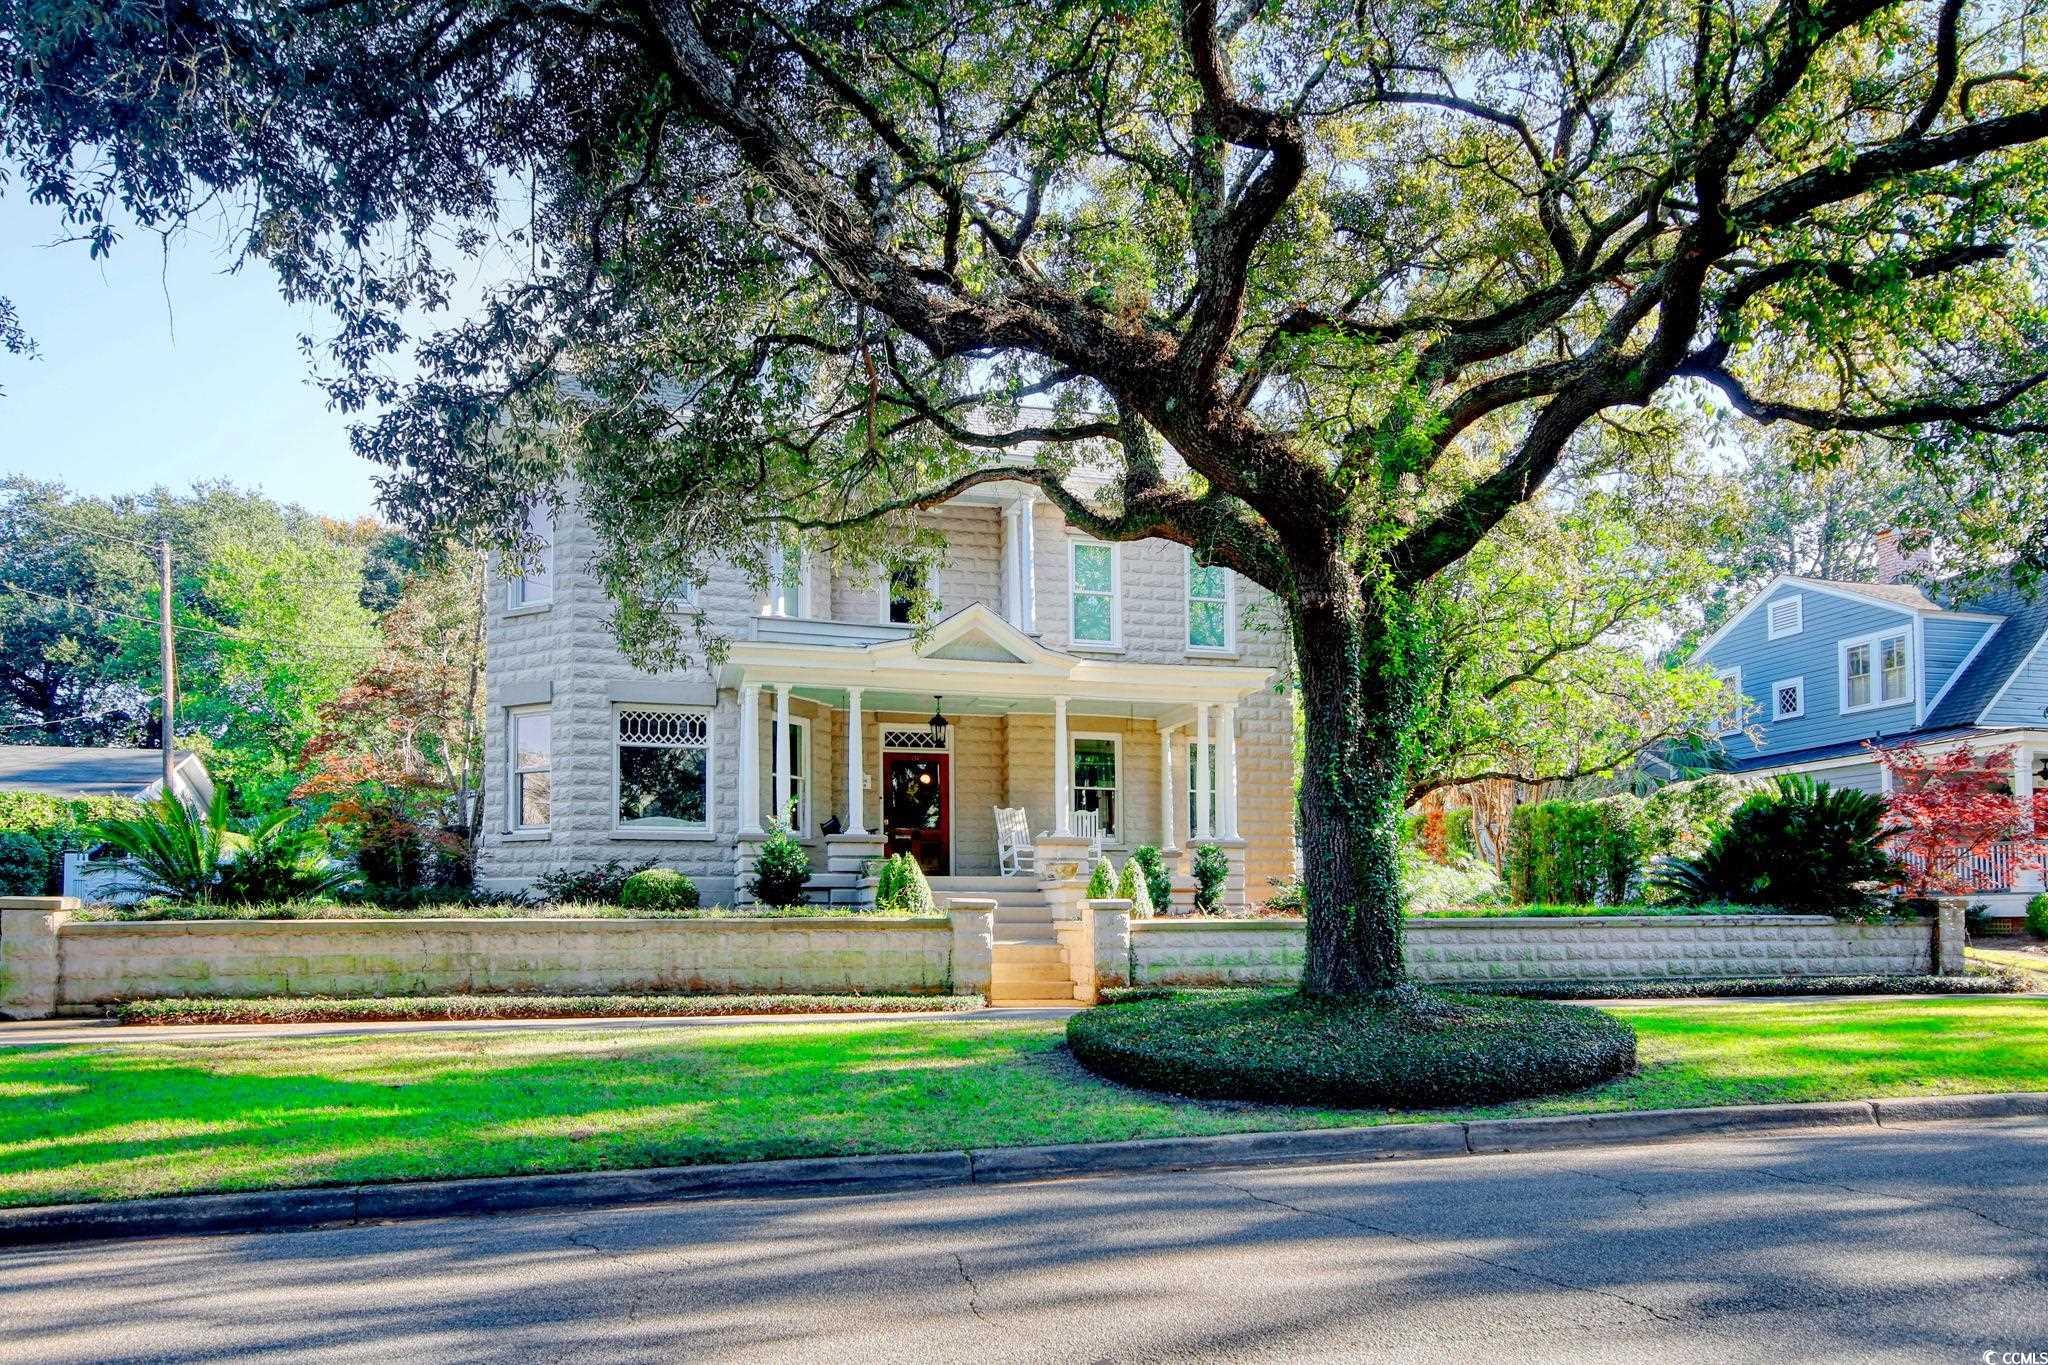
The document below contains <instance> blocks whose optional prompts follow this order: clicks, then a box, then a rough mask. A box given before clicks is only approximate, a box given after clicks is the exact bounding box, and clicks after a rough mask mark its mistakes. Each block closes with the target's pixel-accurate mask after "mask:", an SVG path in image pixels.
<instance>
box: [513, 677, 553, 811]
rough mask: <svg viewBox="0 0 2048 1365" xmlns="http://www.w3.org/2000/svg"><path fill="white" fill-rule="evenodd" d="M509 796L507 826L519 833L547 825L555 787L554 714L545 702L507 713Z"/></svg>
mask: <svg viewBox="0 0 2048 1365" xmlns="http://www.w3.org/2000/svg"><path fill="white" fill-rule="evenodd" d="M505 730H506V750H507V752H508V754H509V756H510V761H509V762H508V764H507V765H506V766H507V770H508V780H507V781H506V783H505V790H506V793H507V795H508V796H509V798H510V802H509V805H510V809H508V810H507V812H506V826H507V828H509V829H511V830H512V831H513V832H515V833H517V832H519V831H522V830H543V829H546V828H547V827H548V815H549V807H550V805H551V797H552V795H553V787H554V763H555V737H554V718H553V717H552V716H551V715H550V714H549V712H548V708H547V707H545V706H527V707H520V708H518V709H516V710H513V711H510V712H508V713H507V714H506V725H505Z"/></svg>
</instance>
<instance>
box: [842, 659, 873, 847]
mask: <svg viewBox="0 0 2048 1365" xmlns="http://www.w3.org/2000/svg"><path fill="white" fill-rule="evenodd" d="M860 741H861V719H860V689H859V688H858V687H849V688H847V689H846V832H847V833H848V834H866V833H867V832H868V830H867V826H866V825H865V824H863V823H862V821H863V820H864V819H865V814H866V813H865V810H864V808H865V807H866V805H867V793H866V792H865V791H864V790H862V788H861V778H862V776H863V775H864V774H865V773H866V772H867V768H866V767H865V765H863V764H862V762H861V758H860Z"/></svg>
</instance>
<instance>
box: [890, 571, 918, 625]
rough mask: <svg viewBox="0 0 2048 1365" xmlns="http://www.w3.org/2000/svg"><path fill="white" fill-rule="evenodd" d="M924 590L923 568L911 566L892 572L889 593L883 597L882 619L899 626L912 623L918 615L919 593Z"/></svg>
mask: <svg viewBox="0 0 2048 1365" xmlns="http://www.w3.org/2000/svg"><path fill="white" fill-rule="evenodd" d="M923 591H924V573H923V571H922V570H919V569H917V568H915V567H911V568H902V569H897V570H896V571H895V572H893V573H891V574H890V575H889V586H888V592H887V595H886V596H885V597H883V599H882V619H883V620H884V621H889V622H894V623H895V624H896V625H899V626H907V625H910V624H911V623H912V621H913V620H914V619H915V617H916V612H917V595H918V594H919V593H921V592H923Z"/></svg>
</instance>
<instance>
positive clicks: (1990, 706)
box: [1970, 634, 2048, 725]
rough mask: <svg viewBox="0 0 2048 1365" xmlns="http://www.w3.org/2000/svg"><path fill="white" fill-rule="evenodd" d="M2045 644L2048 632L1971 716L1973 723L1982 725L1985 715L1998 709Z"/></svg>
mask: <svg viewBox="0 0 2048 1365" xmlns="http://www.w3.org/2000/svg"><path fill="white" fill-rule="evenodd" d="M2044 644H2048V634H2044V635H2042V636H2041V638H2040V639H2038V640H2036V641H2034V647H2033V648H2032V649H2030V650H2028V651H2027V657H2026V658H2024V659H2021V660H2020V662H2019V667H2017V668H2015V669H2013V671H2012V672H2011V673H2009V674H2007V675H2006V679H2005V681H2004V682H2002V683H2000V684H1999V685H1998V690H1997V691H1996V692H1993V693H1992V694H1991V700H1990V701H1987V702H1985V703H1984V705H1983V706H1982V707H1981V708H1979V709H1978V711H1977V714H1976V715H1974V716H1972V717H1971V718H1970V723H1971V724H1973V725H1982V724H1983V723H1984V717H1986V716H1988V715H1990V714H1991V713H1992V712H1993V711H1995V710H1997V709H1998V703H2000V702H2002V701H2004V700H2005V694H2006V693H2008V692H2010V691H2012V685H2013V684H2014V683H2016V682H2018V681H2019V680H2020V679H2021V678H2023V677H2025V676H2026V675H2027V670H2028V669H2029V668H2031V667H2032V666H2033V663H2034V658H2035V656H2036V655H2038V654H2039V653H2040V652H2041V646H2042V645H2044Z"/></svg>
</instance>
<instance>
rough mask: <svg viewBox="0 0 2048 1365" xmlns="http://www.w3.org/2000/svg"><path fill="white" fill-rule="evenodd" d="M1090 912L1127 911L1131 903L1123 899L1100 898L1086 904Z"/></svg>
mask: <svg viewBox="0 0 2048 1365" xmlns="http://www.w3.org/2000/svg"><path fill="white" fill-rule="evenodd" d="M1088 908H1089V909H1091V910H1129V909H1130V908H1131V902H1130V901H1129V900H1128V899H1126V898H1123V897H1118V896H1102V897H1099V898H1097V899H1095V900H1091V901H1089V902H1088Z"/></svg>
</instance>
